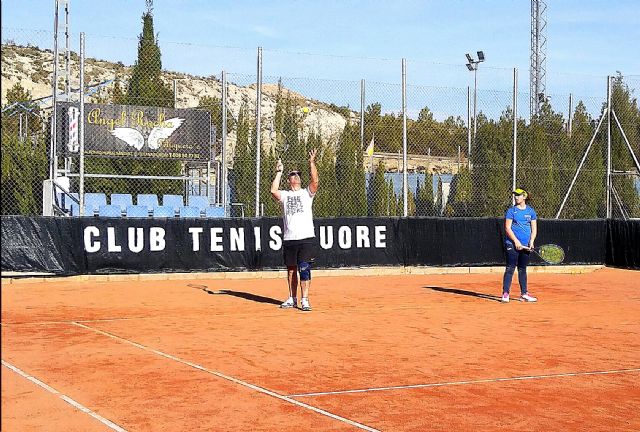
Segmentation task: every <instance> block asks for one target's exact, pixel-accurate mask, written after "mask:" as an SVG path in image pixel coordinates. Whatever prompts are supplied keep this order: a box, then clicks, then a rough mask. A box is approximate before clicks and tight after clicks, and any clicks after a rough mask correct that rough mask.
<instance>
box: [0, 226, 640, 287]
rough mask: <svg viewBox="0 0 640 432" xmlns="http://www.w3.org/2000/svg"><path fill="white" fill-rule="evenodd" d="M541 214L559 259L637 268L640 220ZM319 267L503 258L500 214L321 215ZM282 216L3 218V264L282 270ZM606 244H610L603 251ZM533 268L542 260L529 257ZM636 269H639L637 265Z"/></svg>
mask: <svg viewBox="0 0 640 432" xmlns="http://www.w3.org/2000/svg"><path fill="white" fill-rule="evenodd" d="M633 222H634V223H631V224H621V223H617V222H614V221H610V222H609V223H607V222H606V221H604V220H587V221H571V220H539V222H538V224H539V227H540V228H539V235H538V239H537V244H538V245H541V244H544V243H555V244H558V245H559V246H561V247H562V248H563V249H564V250H565V255H566V258H565V262H564V263H563V264H604V262H605V257H606V259H607V262H611V263H616V264H612V265H618V266H622V267H627V268H637V266H638V262H639V261H640V259H639V258H638V247H637V245H638V231H639V229H638V221H633ZM315 234H316V237H315V239H314V248H315V260H314V264H313V265H314V267H315V268H342V267H365V266H496V265H503V264H504V246H503V244H504V237H505V233H504V220H503V219H501V218H475V219H474V218H459V219H445V218H406V219H405V218H355V217H354V218H324V219H320V218H319V219H316V220H315ZM281 237H282V222H281V219H280V218H276V217H271V218H255V219H253V218H248V219H239V218H238V219H235V218H233V219H206V218H158V219H154V218H144V219H130V218H100V217H84V218H56V217H25V216H3V217H2V270H3V271H20V272H50V273H54V274H60V275H73V274H110V273H157V272H202V271H212V272H215V271H246V270H269V269H281V268H282V267H283V259H282V238H281ZM605 247H606V248H607V249H606V250H605ZM532 264H543V263H542V261H540V259H539V258H537V257H535V256H532ZM634 266H635V267H634Z"/></svg>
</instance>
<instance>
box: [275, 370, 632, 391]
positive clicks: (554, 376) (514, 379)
mask: <svg viewBox="0 0 640 432" xmlns="http://www.w3.org/2000/svg"><path fill="white" fill-rule="evenodd" d="M628 372H640V368H638V369H618V370H608V371H593V372H573V373H559V374H549V375H528V376H519V377H510V378H487V379H479V380H469V381H449V382H441V383H431V384H413V385H404V386H390V387H371V388H365V389H354V390H337V391H328V392H317V393H300V394H290V395H287V397H292V398H293V397H309V396H328V395H338V394H347V393H366V392H375V391H385V390H404V389H416V388H429V387H445V386H455V385H465V384H483V383H495V382H505V381H524V380H534V379H543V378H562V377H572V376H582V375H607V374H618V373H628Z"/></svg>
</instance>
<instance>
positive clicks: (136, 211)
mask: <svg viewBox="0 0 640 432" xmlns="http://www.w3.org/2000/svg"><path fill="white" fill-rule="evenodd" d="M127 217H130V218H146V217H149V209H148V208H147V206H146V205H139V204H138V205H134V204H132V205H128V206H127Z"/></svg>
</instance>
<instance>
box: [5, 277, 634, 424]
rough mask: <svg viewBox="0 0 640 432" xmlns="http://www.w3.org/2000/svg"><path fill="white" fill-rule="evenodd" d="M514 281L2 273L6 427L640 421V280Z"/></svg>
mask: <svg viewBox="0 0 640 432" xmlns="http://www.w3.org/2000/svg"><path fill="white" fill-rule="evenodd" d="M501 279H502V275H501V274H495V273H494V274H464V275H463V274H449V275H403V276H375V277H368V276H359V277H357V276H345V277H317V278H314V280H313V283H312V287H311V304H312V306H313V308H314V309H313V311H312V312H302V311H300V310H281V309H279V308H278V307H277V304H279V302H280V301H282V300H283V299H284V298H285V297H286V286H285V282H284V280H278V279H259V280H230V279H229V280H214V279H212V280H206V279H204V280H203V279H199V280H189V279H188V277H185V278H184V279H183V280H162V281H141V280H138V281H130V282H127V281H120V282H94V281H92V282H81V281H74V280H65V279H64V278H61V279H57V280H56V281H47V282H39V283H36V282H21V283H11V284H8V283H3V285H2V425H1V426H2V430H3V431H5V432H9V431H21V432H22V431H65V432H66V431H112V430H118V431H123V430H124V431H295V432H300V431H310V430H313V431H350V430H353V431H356V430H369V431H375V430H384V431H447V432H456V431H497V430H501V431H502V430H505V431H563V432H567V431H589V432H594V431H607V432H609V431H638V430H640V274H639V273H638V272H633V271H629V270H618V269H610V268H603V269H600V270H597V271H594V272H590V273H584V274H575V275H570V274H550V273H539V274H536V273H534V274H531V275H530V276H529V284H530V290H531V293H532V294H534V295H537V296H538V297H539V299H540V301H539V302H538V303H535V304H533V303H521V302H518V301H514V300H512V301H511V303H509V304H502V303H500V302H499V301H498V300H499V297H498V296H499V295H500V291H501V289H500V287H501ZM518 292H519V290H518V287H517V278H514V286H513V289H512V298H514V299H515V298H517V294H518ZM17 370H19V371H21V372H22V374H20V373H19V372H18V371H17ZM27 377H32V378H33V379H32V380H29V379H28V378H27ZM35 379H37V380H38V381H37V382H38V383H41V384H42V385H38V384H36V382H34V380H35ZM47 386H48V387H47ZM63 398H64V399H63ZM69 401H71V402H73V404H72V403H71V402H69ZM74 404H75V405H74Z"/></svg>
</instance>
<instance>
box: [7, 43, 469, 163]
mask: <svg viewBox="0 0 640 432" xmlns="http://www.w3.org/2000/svg"><path fill="white" fill-rule="evenodd" d="M70 63H71V64H70V74H69V75H70V81H71V82H70V84H71V88H72V89H74V90H75V93H72V96H71V97H72V99H73V100H77V98H78V93H77V89H78V87H79V81H80V78H79V75H80V73H79V57H78V55H77V54H76V53H71V62H70ZM63 64H64V59H63V58H62V56H61V57H60V65H59V70H60V71H62V70H63V66H62V65H63ZM58 75H59V77H58V78H59V79H58V88H59V90H60V91H64V87H65V85H64V73H62V72H59V73H58ZM116 77H117V78H118V79H119V81H120V82H121V83H126V82H128V80H129V79H130V77H131V67H130V66H125V65H123V64H122V63H113V62H108V61H104V60H97V59H93V58H86V59H85V82H86V83H87V85H88V86H89V88H90V91H89V96H88V98H87V99H86V100H87V102H100V101H103V100H107V97H108V95H109V93H110V91H111V90H112V89H113V82H114V80H115V79H116ZM162 78H163V79H164V80H165V82H166V83H167V84H168V85H170V86H173V85H174V82H175V85H176V95H177V97H176V101H177V105H176V107H177V108H194V107H197V106H198V104H199V102H200V100H201V98H203V97H205V96H209V97H215V98H218V99H220V98H221V96H222V92H221V89H222V86H221V83H220V81H219V79H218V78H216V77H213V76H211V77H201V76H194V75H188V74H183V73H178V72H171V71H165V72H163V75H162ZM52 80H53V53H52V52H51V51H50V50H41V49H39V48H36V47H30V46H27V47H24V46H18V45H2V105H3V106H4V105H5V104H6V95H7V91H8V90H9V89H10V88H11V87H13V86H14V85H15V84H16V83H20V85H22V87H23V88H25V89H26V90H28V91H29V92H30V93H31V95H32V96H33V98H34V99H41V100H40V102H41V106H42V107H50V106H51V82H52ZM277 88H278V86H277V83H263V86H262V101H261V111H262V125H263V127H262V136H261V139H262V142H263V143H264V146H265V147H266V148H270V147H271V146H272V145H273V144H274V142H273V139H274V136H273V134H271V133H270V125H271V124H272V122H273V118H274V115H275V107H276V92H277ZM227 91H228V107H229V110H230V112H231V113H232V115H233V116H234V117H236V118H237V116H238V113H239V111H240V107H241V106H242V104H243V103H246V104H247V106H248V107H249V110H250V111H251V112H255V106H256V86H255V84H252V85H248V86H238V85H236V84H233V83H229V84H228V90H227ZM284 91H285V93H286V94H288V95H289V96H291V97H292V98H293V99H294V100H295V101H296V104H297V105H298V106H300V107H305V108H308V110H306V109H305V110H304V114H303V112H302V109H301V118H302V123H303V135H305V136H306V135H307V134H309V133H310V132H312V131H320V132H321V136H322V137H323V139H324V140H325V142H327V143H329V144H332V145H335V143H336V142H337V139H338V137H339V135H340V133H341V132H342V130H343V129H344V126H345V125H346V123H347V120H351V121H352V122H353V123H359V120H360V119H359V115H358V113H356V112H350V119H348V118H346V117H345V116H344V115H343V114H341V113H338V112H336V111H335V110H334V109H332V108H331V107H330V106H329V104H327V103H324V102H321V101H318V100H314V99H310V98H308V97H306V96H304V95H301V94H298V93H295V92H293V91H290V90H287V89H285V90H284ZM235 142H236V136H235V131H230V133H229V139H228V148H227V160H229V161H232V160H233V154H234V153H235ZM377 157H379V158H380V160H382V161H383V163H384V164H385V166H386V169H387V170H388V171H397V170H401V167H400V166H399V165H398V161H397V157H396V156H395V155H391V156H389V157H387V156H386V155H384V154H377ZM408 162H409V163H408V167H409V169H410V170H411V171H413V170H417V171H424V170H426V171H430V172H440V173H443V172H444V173H446V172H449V173H450V172H457V166H458V164H459V163H460V161H458V160H457V158H434V157H430V156H419V155H409V160H408ZM369 163H370V162H369V161H365V164H366V165H367V166H368V164H369Z"/></svg>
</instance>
